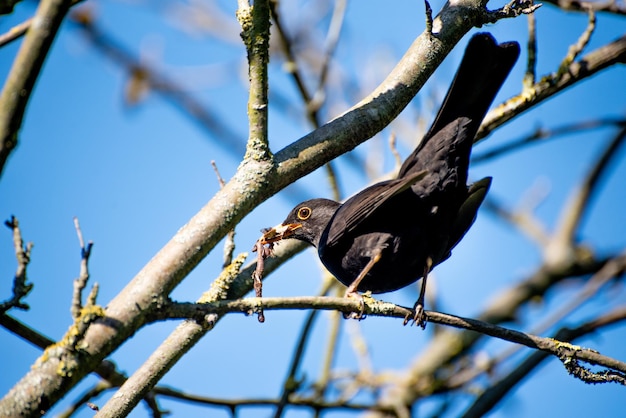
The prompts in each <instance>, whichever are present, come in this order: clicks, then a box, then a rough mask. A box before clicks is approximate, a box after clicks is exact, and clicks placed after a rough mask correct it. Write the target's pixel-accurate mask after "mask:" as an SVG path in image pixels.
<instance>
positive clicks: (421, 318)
mask: <svg viewBox="0 0 626 418" xmlns="http://www.w3.org/2000/svg"><path fill="white" fill-rule="evenodd" d="M432 267H433V259H432V258H430V257H426V265H425V266H424V275H423V276H422V288H421V289H420V295H419V297H418V298H417V301H416V302H415V305H413V318H412V319H413V324H417V326H420V327H422V329H425V328H426V317H425V315H424V295H426V278H427V277H428V273H430V269H431V268H432ZM410 320H411V314H410V313H409V314H407V315H406V317H404V325H406V324H408V323H409V321H410Z"/></svg>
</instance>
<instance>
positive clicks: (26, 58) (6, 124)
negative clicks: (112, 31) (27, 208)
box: [0, 0, 72, 175]
mask: <svg viewBox="0 0 626 418" xmlns="http://www.w3.org/2000/svg"><path fill="white" fill-rule="evenodd" d="M71 5H72V0H43V1H41V2H40V3H39V7H38V8H37V12H36V13H35V17H34V18H33V22H35V24H34V25H33V26H32V29H31V30H29V31H28V33H27V35H26V38H25V39H24V42H23V43H22V46H21V47H20V50H19V52H18V53H17V56H16V57H15V60H14V61H13V66H12V67H11V71H10V72H9V75H8V77H7V79H6V82H5V83H4V86H3V88H2V93H1V94H0V175H1V174H2V171H3V170H4V165H5V163H6V160H7V158H8V157H9V154H10V153H11V151H12V150H13V149H14V148H15V147H16V146H17V142H18V132H19V130H20V128H21V126H22V119H23V118H24V112H25V111H26V104H27V103H28V100H29V99H30V95H31V92H32V91H33V87H34V86H35V81H37V78H38V77H39V72H40V71H41V68H42V67H43V63H44V61H45V59H46V56H47V55H48V51H49V50H50V46H51V45H52V41H54V38H55V36H56V33H57V31H58V30H59V26H60V25H61V22H62V21H63V18H64V17H65V15H66V14H67V12H68V10H69V8H70V6H71Z"/></svg>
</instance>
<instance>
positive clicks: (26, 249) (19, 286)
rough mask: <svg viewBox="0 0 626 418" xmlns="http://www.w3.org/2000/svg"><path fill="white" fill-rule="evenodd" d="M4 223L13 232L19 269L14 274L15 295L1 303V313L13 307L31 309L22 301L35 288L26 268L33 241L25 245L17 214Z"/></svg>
mask: <svg viewBox="0 0 626 418" xmlns="http://www.w3.org/2000/svg"><path fill="white" fill-rule="evenodd" d="M4 224H5V225H6V226H7V227H8V228H10V229H11V231H12V232H13V248H14V250H15V258H16V259H17V269H16V271H15V276H13V289H12V291H13V296H12V297H11V298H10V299H8V300H6V301H4V302H2V303H0V314H4V313H5V312H6V311H8V310H9V309H11V308H17V309H22V310H28V309H30V307H29V306H28V304H26V303H24V302H22V299H24V298H25V297H26V296H27V295H28V294H29V293H30V291H31V290H32V289H33V284H32V283H28V278H27V276H26V269H27V267H28V264H29V263H30V252H31V250H32V249H33V243H32V242H29V243H28V244H26V245H24V240H23V239H22V231H21V230H20V226H19V222H18V220H17V218H16V217H15V216H11V219H9V220H8V221H5V222H4Z"/></svg>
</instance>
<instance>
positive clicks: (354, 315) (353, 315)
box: [343, 292, 365, 321]
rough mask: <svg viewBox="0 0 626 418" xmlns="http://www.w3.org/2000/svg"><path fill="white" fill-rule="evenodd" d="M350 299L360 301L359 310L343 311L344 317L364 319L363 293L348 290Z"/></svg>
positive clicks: (347, 294) (347, 293) (347, 296)
mask: <svg viewBox="0 0 626 418" xmlns="http://www.w3.org/2000/svg"><path fill="white" fill-rule="evenodd" d="M345 297H346V298H348V299H356V300H358V301H359V311H358V312H349V313H346V312H344V313H343V317H344V319H357V320H359V321H360V320H362V319H365V301H364V300H363V295H361V294H360V293H358V292H346V295H345Z"/></svg>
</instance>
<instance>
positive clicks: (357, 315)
mask: <svg viewBox="0 0 626 418" xmlns="http://www.w3.org/2000/svg"><path fill="white" fill-rule="evenodd" d="M381 254H382V250H377V251H376V254H374V257H372V258H370V261H368V262H367V264H366V265H365V267H364V268H363V270H362V271H361V273H359V275H358V276H357V277H356V279H354V281H353V282H352V283H350V286H348V288H347V289H346V293H345V297H347V298H354V299H357V300H358V301H359V303H360V305H361V309H360V311H359V312H351V313H349V314H344V315H343V317H344V318H346V319H362V318H363V313H364V312H365V302H363V295H361V294H360V293H359V292H358V291H357V288H358V287H359V284H361V282H362V281H363V279H364V278H365V276H367V273H369V271H370V270H371V269H372V267H374V264H376V263H378V262H379V261H380V258H381Z"/></svg>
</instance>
